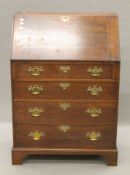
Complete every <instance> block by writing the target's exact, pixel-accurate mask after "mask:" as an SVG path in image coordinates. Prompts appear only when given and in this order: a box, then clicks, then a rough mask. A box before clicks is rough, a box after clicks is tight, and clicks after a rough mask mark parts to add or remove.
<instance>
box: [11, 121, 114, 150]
mask: <svg viewBox="0 0 130 175" xmlns="http://www.w3.org/2000/svg"><path fill="white" fill-rule="evenodd" d="M14 133H15V147H41V148H96V149H97V148H102V149H103V148H113V147H114V146H115V138H116V128H115V126H113V125H105V126H94V125H93V126H81V125H79V126H76V125H67V124H66V125H64V124H62V125H16V126H15V132H14Z"/></svg>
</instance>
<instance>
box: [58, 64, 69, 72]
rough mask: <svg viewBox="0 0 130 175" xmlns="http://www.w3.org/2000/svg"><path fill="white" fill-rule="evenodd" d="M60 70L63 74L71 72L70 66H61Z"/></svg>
mask: <svg viewBox="0 0 130 175" xmlns="http://www.w3.org/2000/svg"><path fill="white" fill-rule="evenodd" d="M60 70H61V71H62V72H63V73H67V72H69V71H70V66H63V65H62V66H60Z"/></svg>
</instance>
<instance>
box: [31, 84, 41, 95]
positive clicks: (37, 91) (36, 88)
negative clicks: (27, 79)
mask: <svg viewBox="0 0 130 175" xmlns="http://www.w3.org/2000/svg"><path fill="white" fill-rule="evenodd" d="M28 91H30V92H31V93H32V94H33V95H38V94H40V93H41V92H42V91H43V87H42V86H38V85H33V86H29V87H28Z"/></svg>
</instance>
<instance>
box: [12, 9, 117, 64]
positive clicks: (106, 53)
mask: <svg viewBox="0 0 130 175" xmlns="http://www.w3.org/2000/svg"><path fill="white" fill-rule="evenodd" d="M11 58H12V59H13V60H57V61H61V60H67V61H68V60H79V61H91V60H92V61H119V35H118V17H117V16H116V15H115V14H107V13H105V14H90V13H88V14H87V13H85V14H84V13H83V14H70V13H67V14H49V13H48V14H47V13H46V14H42V13H27V12H24V13H17V14H16V15H15V17H14V27H13V48H12V57H11Z"/></svg>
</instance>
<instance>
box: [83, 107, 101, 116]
mask: <svg viewBox="0 0 130 175" xmlns="http://www.w3.org/2000/svg"><path fill="white" fill-rule="evenodd" d="M86 113H88V114H89V115H90V116H91V117H98V116H100V114H101V113H102V110H101V109H100V108H88V109H87V110H86Z"/></svg>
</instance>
